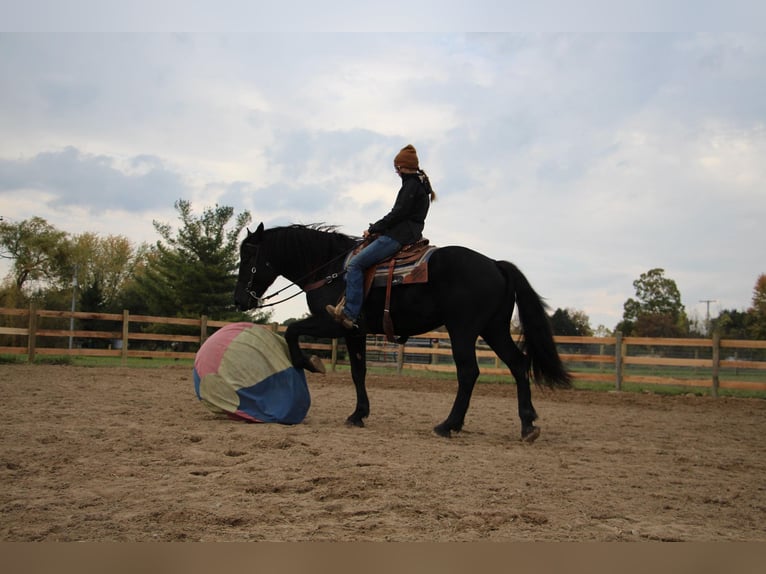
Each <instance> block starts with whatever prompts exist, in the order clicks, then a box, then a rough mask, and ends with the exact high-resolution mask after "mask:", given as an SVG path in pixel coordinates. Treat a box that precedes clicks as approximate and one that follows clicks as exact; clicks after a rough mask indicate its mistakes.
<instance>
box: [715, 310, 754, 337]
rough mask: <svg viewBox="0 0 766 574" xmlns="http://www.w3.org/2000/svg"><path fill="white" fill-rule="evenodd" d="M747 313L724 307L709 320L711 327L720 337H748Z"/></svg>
mask: <svg viewBox="0 0 766 574" xmlns="http://www.w3.org/2000/svg"><path fill="white" fill-rule="evenodd" d="M748 319H749V317H748V314H747V313H746V312H744V311H737V310H736V309H724V310H723V311H721V312H720V313H719V314H718V317H716V318H715V319H713V320H712V321H711V324H712V329H713V330H714V331H717V332H718V333H719V335H720V336H721V338H722V339H749V338H750V336H749V333H748V322H749V321H748Z"/></svg>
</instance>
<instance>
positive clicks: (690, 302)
mask: <svg viewBox="0 0 766 574" xmlns="http://www.w3.org/2000/svg"><path fill="white" fill-rule="evenodd" d="M19 29H21V30H22V31H21V32H12V31H5V32H2V33H0V216H2V217H3V218H5V220H6V221H20V220H23V219H26V218H30V217H32V216H41V217H44V218H45V219H47V220H48V221H49V222H50V223H51V224H53V225H55V226H56V227H58V228H59V229H62V230H64V231H68V232H71V233H80V232H84V231H94V232H98V233H101V234H105V235H106V234H122V235H125V236H127V237H128V238H130V239H131V240H133V241H135V242H136V243H138V242H142V241H150V242H151V241H155V240H156V239H157V238H158V237H157V235H156V233H155V231H154V228H153V226H152V220H158V221H163V222H168V223H171V224H173V225H175V224H176V223H177V220H176V213H175V211H174V209H173V203H174V202H175V201H176V200H177V199H179V198H184V199H189V200H191V201H192V204H193V206H194V208H195V210H196V211H197V212H199V211H201V210H202V209H203V208H204V207H209V206H213V205H214V204H216V203H218V204H223V205H230V206H233V207H234V208H235V209H236V210H237V211H238V212H239V211H243V210H249V211H250V212H251V213H252V215H253V219H254V223H255V224H257V223H258V222H260V221H263V222H264V223H265V224H266V226H267V227H268V226H274V225H280V224H287V223H293V222H297V223H311V222H327V223H332V224H337V225H339V226H340V227H341V230H342V231H345V232H347V233H349V234H354V235H356V234H360V233H361V232H362V230H364V229H365V228H366V227H367V224H368V223H369V222H370V221H374V220H375V219H378V218H379V217H381V216H382V215H383V214H385V213H386V212H387V211H388V209H390V207H391V204H392V202H393V199H394V197H395V194H396V192H397V190H398V186H399V180H398V178H397V176H396V174H395V173H394V172H393V169H392V159H393V156H394V155H395V154H396V152H397V151H398V150H399V148H401V147H402V146H404V145H405V144H407V143H412V144H413V145H415V146H416V147H417V149H418V153H419V156H420V160H421V166H422V167H423V168H424V169H425V170H426V171H427V172H428V173H429V175H430V177H431V181H432V183H433V186H434V188H435V190H436V192H437V194H438V196H439V198H438V201H437V202H436V203H434V204H433V206H432V208H431V212H430V214H429V217H428V220H427V223H426V232H425V234H426V236H427V237H428V238H429V239H430V240H431V242H432V243H434V244H436V245H451V244H460V245H465V246H468V247H471V248H473V249H475V250H477V251H480V252H483V253H485V254H487V255H489V256H491V257H494V258H497V259H508V260H510V261H513V262H515V263H516V264H517V265H518V266H519V267H520V268H521V269H522V270H523V271H524V273H525V274H526V275H527V277H528V278H529V280H530V282H531V283H532V284H533V286H534V287H535V288H536V289H537V291H538V292H539V293H540V294H541V295H543V296H544V297H546V298H547V300H548V303H549V304H550V305H551V307H552V308H553V309H555V308H557V307H562V308H566V307H568V308H573V309H578V310H581V311H584V312H585V313H587V315H588V316H589V317H590V319H591V324H592V326H593V327H596V326H598V325H600V324H603V325H605V326H606V327H608V328H613V327H614V326H615V324H616V323H617V322H618V321H620V320H621V317H622V311H623V303H624V302H625V300H626V299H627V298H629V297H632V296H634V295H635V290H634V288H633V285H632V282H633V281H634V280H635V279H637V278H638V277H639V276H640V274H641V273H643V272H645V271H648V270H649V269H652V268H655V267H661V268H663V269H665V274H666V276H667V277H669V278H671V279H673V280H675V281H676V283H677V285H678V287H679V289H680V291H681V295H682V299H683V302H684V304H685V305H686V308H687V311H688V312H689V313H690V314H692V315H695V314H696V315H697V316H698V317H704V314H705V310H706V306H705V304H704V303H700V300H702V299H714V300H715V302H714V303H713V304H711V307H710V310H711V315H715V314H716V313H717V312H718V311H719V310H720V309H730V308H736V309H744V308H746V307H748V306H749V305H750V302H751V298H752V289H753V286H754V284H755V281H756V279H757V277H758V275H759V274H761V273H766V257H764V248H765V247H766V240H765V233H764V223H765V222H766V161H764V158H766V36H764V35H763V34H759V33H729V32H708V33H694V32H690V31H685V32H662V33H625V32H613V33H604V32H579V33H560V32H552V31H551V32H545V31H543V32H526V31H525V32H503V33H489V34H473V33H471V34H467V33H461V32H441V33H437V32H420V33H412V32H400V33H382V32H364V33H340V32H321V33H315V32H310V31H308V32H306V31H302V32H289V31H286V30H280V31H278V32H266V31H263V30H261V31H258V32H257V33H256V32H247V31H242V30H224V31H220V32H197V31H191V32H185V33H170V32H164V31H154V30H151V31H146V32H132V33H116V32H114V31H113V30H110V29H108V27H107V29H105V30H102V31H92V30H89V31H86V32H78V33H72V32H71V31H67V33H60V32H56V31H45V32H43V33H41V32H40V31H37V33H27V32H25V31H23V27H20V28H19ZM298 301H299V302H296V303H294V304H293V303H289V304H285V305H284V306H282V307H279V308H277V310H276V313H275V318H276V319H277V320H283V319H285V318H288V317H292V316H300V315H301V314H302V313H303V312H304V311H305V305H304V304H303V303H302V301H301V300H300V299H299V300H298Z"/></svg>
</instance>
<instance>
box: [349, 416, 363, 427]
mask: <svg viewBox="0 0 766 574" xmlns="http://www.w3.org/2000/svg"><path fill="white" fill-rule="evenodd" d="M346 426H347V427H356V428H360V429H362V428H364V421H363V420H362V419H355V418H352V417H348V418H347V419H346Z"/></svg>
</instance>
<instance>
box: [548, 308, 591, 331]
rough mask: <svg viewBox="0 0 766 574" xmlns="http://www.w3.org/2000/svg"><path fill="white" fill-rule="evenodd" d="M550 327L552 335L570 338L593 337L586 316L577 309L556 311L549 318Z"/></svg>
mask: <svg viewBox="0 0 766 574" xmlns="http://www.w3.org/2000/svg"><path fill="white" fill-rule="evenodd" d="M551 326H552V327H553V334H554V335H563V336H570V337H590V336H591V335H593V329H591V327H590V319H589V318H588V315H586V314H585V312H584V311H578V310H577V309H569V308H567V309H561V308H559V309H556V311H554V313H553V315H552V316H551Z"/></svg>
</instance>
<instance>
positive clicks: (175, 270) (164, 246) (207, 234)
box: [128, 200, 250, 319]
mask: <svg viewBox="0 0 766 574" xmlns="http://www.w3.org/2000/svg"><path fill="white" fill-rule="evenodd" d="M175 208H176V211H178V217H179V219H180V221H181V226H180V227H179V229H178V230H177V231H176V232H174V231H173V228H172V227H171V226H170V225H169V224H166V223H160V222H157V221H154V222H153V223H154V228H155V229H156V230H157V232H158V233H159V234H160V237H161V239H160V240H159V241H157V243H156V244H155V245H154V246H152V247H151V249H150V252H149V253H148V254H147V259H146V265H145V267H144V268H143V269H142V270H141V272H140V273H138V274H137V276H136V281H135V283H134V285H133V289H134V290H135V291H134V293H133V294H132V296H133V298H134V300H135V301H140V302H141V303H142V304H143V305H144V306H145V310H146V312H148V313H149V314H156V315H165V316H185V317H194V316H199V315H208V316H209V317H211V318H215V319H226V318H230V317H232V316H233V315H232V314H233V312H234V307H233V298H232V294H233V293H234V287H235V285H236V280H237V277H236V270H237V263H238V260H237V257H238V254H239V250H238V248H239V245H238V238H239V235H240V232H241V231H242V229H244V227H245V226H246V225H247V224H248V223H249V222H250V213H249V212H247V211H245V212H243V213H241V214H239V215H237V216H236V217H235V216H234V209H233V208H232V207H227V206H218V205H216V206H215V207H214V208H206V209H205V210H204V211H203V213H202V215H201V216H199V217H195V216H194V215H193V214H192V207H191V203H190V202H189V201H186V200H178V201H177V202H176V203H175ZM232 218H233V221H232ZM128 298H130V296H129V297H128Z"/></svg>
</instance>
